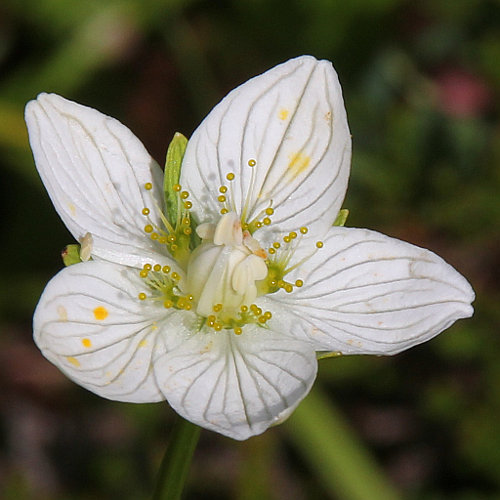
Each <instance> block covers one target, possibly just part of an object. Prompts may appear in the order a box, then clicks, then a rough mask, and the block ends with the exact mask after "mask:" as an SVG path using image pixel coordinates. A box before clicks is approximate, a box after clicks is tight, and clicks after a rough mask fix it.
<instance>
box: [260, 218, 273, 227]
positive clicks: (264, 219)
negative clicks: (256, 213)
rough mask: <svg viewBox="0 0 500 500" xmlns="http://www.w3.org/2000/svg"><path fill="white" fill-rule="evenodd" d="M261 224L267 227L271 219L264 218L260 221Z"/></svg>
mask: <svg viewBox="0 0 500 500" xmlns="http://www.w3.org/2000/svg"><path fill="white" fill-rule="evenodd" d="M262 222H263V223H264V225H265V226H269V224H271V219H270V218H269V217H264V218H263V219H262Z"/></svg>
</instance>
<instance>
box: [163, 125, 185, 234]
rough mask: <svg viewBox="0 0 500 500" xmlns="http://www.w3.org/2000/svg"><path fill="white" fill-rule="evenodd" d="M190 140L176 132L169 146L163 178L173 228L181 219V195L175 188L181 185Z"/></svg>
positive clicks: (168, 212)
mask: <svg viewBox="0 0 500 500" xmlns="http://www.w3.org/2000/svg"><path fill="white" fill-rule="evenodd" d="M187 143H188V140H187V139H186V137H184V136H183V135H182V134H181V133H179V132H176V133H175V134H174V138H173V139H172V142H171V143H170V144H169V146H168V150H167V159H166V161H165V176H164V178H163V191H164V193H165V208H166V212H167V218H168V221H169V222H170V224H172V226H173V227H175V226H176V225H177V219H178V217H179V205H178V204H179V193H178V192H177V191H174V186H175V185H177V184H178V183H179V177H180V175H181V165H182V159H183V158H184V153H185V151H186V146H187Z"/></svg>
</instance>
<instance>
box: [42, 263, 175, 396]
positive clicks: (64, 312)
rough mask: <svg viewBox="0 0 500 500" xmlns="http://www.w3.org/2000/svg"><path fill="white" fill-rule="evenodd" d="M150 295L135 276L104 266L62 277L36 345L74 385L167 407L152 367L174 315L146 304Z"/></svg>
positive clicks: (47, 294) (46, 304)
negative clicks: (141, 296) (160, 338)
mask: <svg viewBox="0 0 500 500" xmlns="http://www.w3.org/2000/svg"><path fill="white" fill-rule="evenodd" d="M143 289H144V282H143V280H141V279H140V277H139V274H138V272H137V270H135V269H130V268H125V267H122V266H119V265H113V264H110V263H105V262H98V261H91V262H86V263H80V264H76V265H74V266H70V267H67V268H65V269H63V270H62V271H60V272H59V273H58V274H57V275H56V276H55V277H54V278H53V279H52V280H51V281H50V282H49V284H48V285H47V287H46V288H45V290H44V292H43V294H42V297H41V298H40V302H39V304H38V306H37V309H36V311H35V316H34V320H33V329H34V338H35V342H36V344H37V345H38V347H39V348H40V350H41V351H42V353H43V354H44V355H45V356H46V357H47V358H48V359H49V360H50V361H51V362H52V363H54V364H55V365H56V366H57V367H59V368H60V369H61V370H62V371H63V372H64V373H66V375H67V376H68V377H70V378H71V379H73V380H74V381H75V382H77V383H78V384H80V385H82V386H84V387H86V388H87V389H89V390H90V391H92V392H95V393H96V394H99V395H100V396H103V397H106V398H110V399H115V400H119V401H130V402H152V401H159V400H161V399H163V397H162V395H161V392H160V391H159V390H158V388H157V386H156V381H155V378H154V376H153V371H152V365H153V363H154V360H155V358H156V357H158V356H159V355H160V354H162V352H163V351H162V349H164V345H163V343H160V344H158V343H157V338H158V335H160V334H161V335H164V334H165V333H164V329H165V328H167V325H169V320H168V318H169V316H170V315H171V314H172V313H171V312H169V311H167V310H166V309H164V308H163V307H161V304H160V305H159V307H158V306H157V305H155V304H152V303H148V302H147V301H140V300H139V299H138V298H137V296H138V294H139V293H140V292H141V291H142V290H143ZM169 328H172V326H170V327H169Z"/></svg>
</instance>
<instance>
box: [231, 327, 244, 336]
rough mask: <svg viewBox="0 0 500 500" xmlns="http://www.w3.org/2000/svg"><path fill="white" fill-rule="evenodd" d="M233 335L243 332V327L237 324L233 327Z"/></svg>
mask: <svg viewBox="0 0 500 500" xmlns="http://www.w3.org/2000/svg"><path fill="white" fill-rule="evenodd" d="M233 331H234V334H235V335H241V334H242V333H243V328H241V327H239V326H237V327H235V328H234V329H233Z"/></svg>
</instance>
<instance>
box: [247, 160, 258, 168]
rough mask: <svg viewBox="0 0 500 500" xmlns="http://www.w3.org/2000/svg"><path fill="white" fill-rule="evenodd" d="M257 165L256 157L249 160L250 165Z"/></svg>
mask: <svg viewBox="0 0 500 500" xmlns="http://www.w3.org/2000/svg"><path fill="white" fill-rule="evenodd" d="M255 165H257V162H256V161H255V160H254V159H251V160H248V166H249V167H255Z"/></svg>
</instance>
